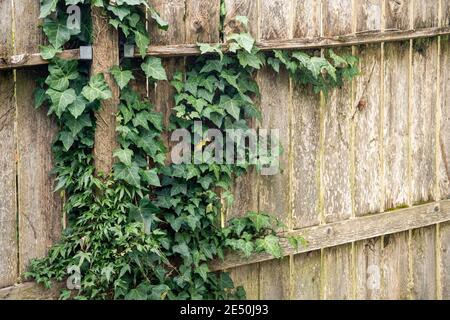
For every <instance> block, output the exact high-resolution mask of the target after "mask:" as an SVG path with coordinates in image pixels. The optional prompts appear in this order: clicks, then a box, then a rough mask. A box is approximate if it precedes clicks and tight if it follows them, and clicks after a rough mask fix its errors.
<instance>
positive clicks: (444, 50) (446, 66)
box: [438, 40, 450, 199]
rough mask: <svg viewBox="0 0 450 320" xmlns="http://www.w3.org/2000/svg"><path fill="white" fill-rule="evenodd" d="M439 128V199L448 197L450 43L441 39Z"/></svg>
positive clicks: (449, 186)
mask: <svg viewBox="0 0 450 320" xmlns="http://www.w3.org/2000/svg"><path fill="white" fill-rule="evenodd" d="M440 72H441V75H440V79H441V80H440V82H441V83H440V86H441V87H440V93H441V113H442V116H441V128H440V129H441V130H440V135H439V141H438V146H439V149H438V157H439V165H440V166H439V187H440V193H441V199H450V43H449V41H446V40H442V41H441V67H440Z"/></svg>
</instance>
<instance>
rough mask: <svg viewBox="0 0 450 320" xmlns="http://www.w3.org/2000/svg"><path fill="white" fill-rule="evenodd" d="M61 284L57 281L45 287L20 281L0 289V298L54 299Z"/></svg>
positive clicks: (61, 287)
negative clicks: (49, 286)
mask: <svg viewBox="0 0 450 320" xmlns="http://www.w3.org/2000/svg"><path fill="white" fill-rule="evenodd" d="M63 286H64V284H63V283H58V284H53V286H52V288H51V289H46V288H44V287H43V286H41V285H39V284H36V283H35V282H25V283H20V284H17V285H14V286H11V287H7V288H4V289H0V300H56V299H58V297H59V295H60V290H61V289H63Z"/></svg>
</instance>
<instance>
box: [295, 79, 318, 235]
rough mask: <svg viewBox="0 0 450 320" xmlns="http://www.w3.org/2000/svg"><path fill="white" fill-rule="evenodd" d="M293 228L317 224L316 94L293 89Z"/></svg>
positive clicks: (308, 90)
mask: <svg viewBox="0 0 450 320" xmlns="http://www.w3.org/2000/svg"><path fill="white" fill-rule="evenodd" d="M292 108H293V110H292V153H293V154H292V161H293V164H292V169H293V172H292V184H293V185H292V197H293V208H292V210H293V213H292V216H293V228H294V229H300V228H305V227H310V226H314V225H317V224H319V222H320V220H319V216H320V214H319V202H318V199H319V187H320V186H319V179H318V178H319V174H320V173H319V167H320V164H319V148H320V95H318V94H314V93H313V92H312V88H310V87H308V88H303V87H300V86H295V88H294V93H293V103H292Z"/></svg>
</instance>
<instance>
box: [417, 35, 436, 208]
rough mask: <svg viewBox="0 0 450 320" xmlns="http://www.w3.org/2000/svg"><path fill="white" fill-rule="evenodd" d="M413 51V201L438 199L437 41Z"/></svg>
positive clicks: (420, 201)
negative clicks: (436, 196)
mask: <svg viewBox="0 0 450 320" xmlns="http://www.w3.org/2000/svg"><path fill="white" fill-rule="evenodd" d="M430 41H431V42H430V43H426V44H425V47H420V48H417V45H418V44H417V43H416V48H415V49H413V50H414V52H413V84H412V95H413V97H412V102H413V105H412V114H411V122H412V130H411V131H412V137H411V145H412V162H413V163H412V197H413V199H412V202H413V203H414V204H416V203H422V202H427V201H430V200H433V199H434V189H435V181H436V177H435V175H436V170H435V147H434V146H435V138H436V134H435V128H436V123H435V112H436V80H437V69H436V67H437V63H436V62H437V61H436V60H437V41H436V40H430Z"/></svg>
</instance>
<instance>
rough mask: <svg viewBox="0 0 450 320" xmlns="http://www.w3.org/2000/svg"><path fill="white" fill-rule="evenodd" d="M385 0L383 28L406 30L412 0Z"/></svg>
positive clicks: (408, 23)
mask: <svg viewBox="0 0 450 320" xmlns="http://www.w3.org/2000/svg"><path fill="white" fill-rule="evenodd" d="M384 1H386V17H385V24H386V25H385V28H386V29H388V30H392V29H398V30H407V29H409V25H410V11H411V6H410V2H411V1H413V0H384Z"/></svg>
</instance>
